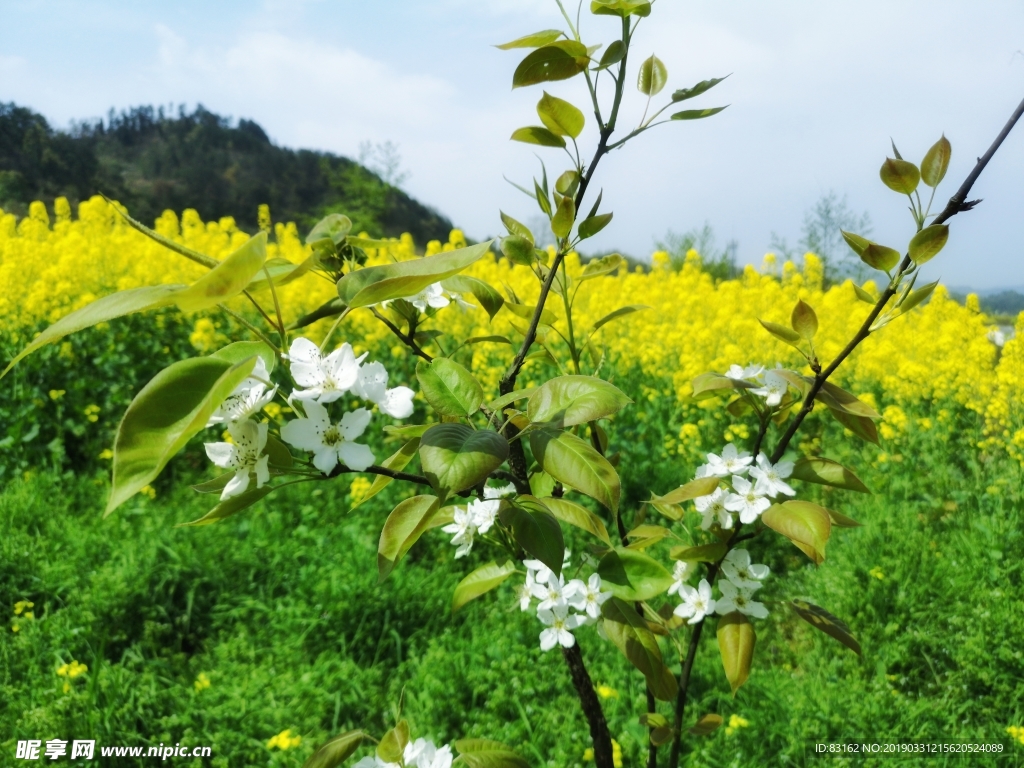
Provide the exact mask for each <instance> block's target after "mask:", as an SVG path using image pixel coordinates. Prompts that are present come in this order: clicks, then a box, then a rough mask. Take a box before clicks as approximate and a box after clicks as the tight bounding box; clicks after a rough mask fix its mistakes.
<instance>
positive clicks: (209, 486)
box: [189, 472, 235, 493]
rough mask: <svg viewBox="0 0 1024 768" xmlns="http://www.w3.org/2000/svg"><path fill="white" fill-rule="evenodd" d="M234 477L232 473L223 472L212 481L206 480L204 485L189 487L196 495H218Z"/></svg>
mask: <svg viewBox="0 0 1024 768" xmlns="http://www.w3.org/2000/svg"><path fill="white" fill-rule="evenodd" d="M234 476H235V473H234V472H225V473H224V474H223V475H218V476H217V477H215V478H213V479H212V480H207V481H206V482H205V483H198V484H197V485H190V486H189V487H190V488H191V489H192V490H193V491H195V492H196V493H220V492H221V491H223V490H224V486H226V485H227V484H228V482H229V481H230V480H231V478H232V477H234Z"/></svg>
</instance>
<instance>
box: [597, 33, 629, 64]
mask: <svg viewBox="0 0 1024 768" xmlns="http://www.w3.org/2000/svg"><path fill="white" fill-rule="evenodd" d="M626 50H627V49H626V46H625V44H624V43H623V42H622V41H621V40H613V41H612V42H611V44H610V45H609V46H608V47H607V48H605V50H604V54H603V55H602V56H601V61H600V63H599V64H598V65H597V71H600V70H602V69H608V67H610V66H612V65H614V64H618V63H619V62H620V61H622V60H623V59H624V58H625V57H626Z"/></svg>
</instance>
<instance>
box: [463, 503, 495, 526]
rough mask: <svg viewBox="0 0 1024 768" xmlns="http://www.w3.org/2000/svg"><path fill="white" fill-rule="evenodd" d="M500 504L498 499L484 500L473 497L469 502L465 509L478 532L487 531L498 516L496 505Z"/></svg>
mask: <svg viewBox="0 0 1024 768" xmlns="http://www.w3.org/2000/svg"><path fill="white" fill-rule="evenodd" d="M500 506H501V502H500V501H498V499H486V500H484V501H480V500H479V499H473V500H472V501H471V502H469V504H468V505H467V507H466V509H467V511H468V512H469V514H470V516H471V517H472V519H473V522H474V524H475V525H476V529H477V531H478V532H479V533H487V532H488V531H489V530H491V526H492V525H494V520H495V518H496V517H497V516H498V507H500Z"/></svg>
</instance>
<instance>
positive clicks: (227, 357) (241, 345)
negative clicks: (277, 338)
mask: <svg viewBox="0 0 1024 768" xmlns="http://www.w3.org/2000/svg"><path fill="white" fill-rule="evenodd" d="M255 356H258V357H261V358H263V364H264V365H265V366H267V373H273V372H274V367H275V366H276V365H277V355H276V354H275V353H274V350H273V349H272V348H271V347H270V346H269V345H268V344H266V343H264V342H262V341H236V342H234V343H232V344H228V345H227V346H226V347H221V348H220V349H218V350H217V351H216V352H214V353H212V354H211V355H210V357H215V358H217V359H218V360H224V361H226V362H228V363H231V364H232V365H234V364H235V363H240V362H242V361H243V360H248V359H249V358H250V357H255Z"/></svg>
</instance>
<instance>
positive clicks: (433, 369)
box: [416, 357, 484, 418]
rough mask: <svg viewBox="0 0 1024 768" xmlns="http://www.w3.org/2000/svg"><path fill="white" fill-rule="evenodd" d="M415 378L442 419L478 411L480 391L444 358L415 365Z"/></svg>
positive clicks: (462, 370) (468, 375)
mask: <svg viewBox="0 0 1024 768" xmlns="http://www.w3.org/2000/svg"><path fill="white" fill-rule="evenodd" d="M416 379H417V381H419V383H420V389H421V390H422V392H423V396H424V397H425V398H426V399H427V402H428V403H430V405H431V406H432V407H433V408H434V410H435V411H437V412H438V413H439V414H441V415H442V416H462V417H464V418H465V417H469V416H472V415H473V414H474V413H476V412H477V411H478V410H480V406H481V404H482V403H483V401H484V390H483V387H481V386H480V382H478V381H477V380H476V378H475V377H474V376H473V374H472V373H470V372H469V371H467V370H466V369H465V368H464V367H463V366H461V365H459V364H458V363H456V362H455V361H454V360H450V359H449V358H447V357H438V358H436V359H435V360H434V361H433V362H430V363H427V362H426V361H425V360H420V361H419V363H418V364H417V365H416Z"/></svg>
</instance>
